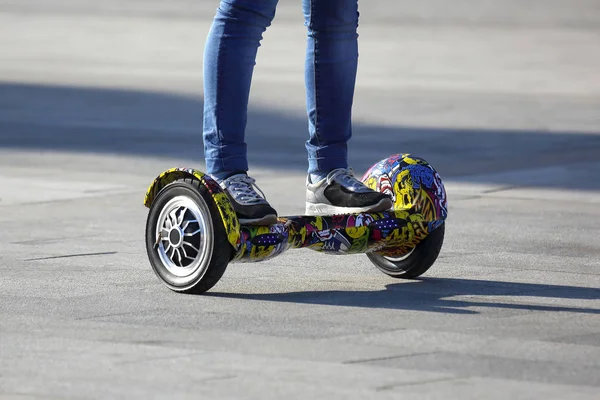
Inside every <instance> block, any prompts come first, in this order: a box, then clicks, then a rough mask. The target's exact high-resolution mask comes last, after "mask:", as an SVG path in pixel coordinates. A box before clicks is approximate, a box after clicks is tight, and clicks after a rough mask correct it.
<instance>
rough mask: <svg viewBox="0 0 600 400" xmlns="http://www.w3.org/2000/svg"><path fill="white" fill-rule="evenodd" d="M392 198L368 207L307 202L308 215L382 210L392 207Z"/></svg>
mask: <svg viewBox="0 0 600 400" xmlns="http://www.w3.org/2000/svg"><path fill="white" fill-rule="evenodd" d="M392 205H393V203H392V200H391V199H382V200H381V201H380V202H379V203H377V204H375V205H372V206H368V207H337V206H333V205H331V204H324V203H316V204H313V203H306V209H305V212H306V215H321V216H322V215H339V214H358V213H363V212H380V211H387V210H389V209H390V208H392Z"/></svg>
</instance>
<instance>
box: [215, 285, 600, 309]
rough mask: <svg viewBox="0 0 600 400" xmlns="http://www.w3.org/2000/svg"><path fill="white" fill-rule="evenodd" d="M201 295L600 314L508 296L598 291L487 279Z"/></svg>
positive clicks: (594, 296) (577, 295) (596, 293)
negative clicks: (376, 288) (371, 288)
mask: <svg viewBox="0 0 600 400" xmlns="http://www.w3.org/2000/svg"><path fill="white" fill-rule="evenodd" d="M204 295H205V296H214V297H226V298H234V299H244V300H261V301H275V302H286V303H300V304H319V305H328V306H345V307H364V308H383V309H396V310H416V311H429V312H440V313H451V314H479V312H478V311H474V310H472V308H503V309H514V310H526V311H553V312H570V313H581V314H600V309H594V308H582V307H567V306H553V305H543V304H524V303H521V302H517V301H515V300H512V301H511V300H510V297H529V298H535V297H540V298H541V297H543V298H549V299H577V300H598V299H600V290H599V289H596V288H585V287H576V286H558V285H542V284H532V283H511V282H499V281H488V280H470V279H448V278H427V279H423V280H417V281H411V282H410V283H396V284H391V285H386V289H385V290H380V291H359V290H358V291H357V290H342V291H335V290H332V291H311V292H291V293H261V294H242V293H219V292H208V293H205V294H204ZM454 296H477V298H476V299H469V300H454V299H452V297H454ZM486 296H506V297H507V299H506V300H505V301H502V302H499V301H497V300H491V301H482V298H485V297H486Z"/></svg>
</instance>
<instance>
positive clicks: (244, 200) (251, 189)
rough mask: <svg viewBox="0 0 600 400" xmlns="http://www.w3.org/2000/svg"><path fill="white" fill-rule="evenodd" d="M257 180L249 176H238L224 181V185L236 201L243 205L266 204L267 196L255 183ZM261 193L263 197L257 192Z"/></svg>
mask: <svg viewBox="0 0 600 400" xmlns="http://www.w3.org/2000/svg"><path fill="white" fill-rule="evenodd" d="M255 182H256V180H255V179H254V178H251V177H249V176H245V175H243V176H239V177H238V176H236V177H233V178H229V179H227V180H225V181H224V184H225V186H226V188H227V190H228V191H229V193H231V195H232V196H233V198H234V199H236V201H238V202H240V203H241V204H256V203H263V202H265V194H264V193H263V192H262V190H260V188H259V187H258V186H256V185H255V184H254V183H255ZM255 188H256V189H257V190H258V191H259V192H260V194H261V195H262V197H261V196H260V195H259V194H258V193H257V192H256V190H255Z"/></svg>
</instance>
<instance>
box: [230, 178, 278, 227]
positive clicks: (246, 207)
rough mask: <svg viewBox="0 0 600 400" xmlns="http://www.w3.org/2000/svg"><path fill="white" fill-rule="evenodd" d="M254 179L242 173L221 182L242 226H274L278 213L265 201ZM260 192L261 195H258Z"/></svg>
mask: <svg viewBox="0 0 600 400" xmlns="http://www.w3.org/2000/svg"><path fill="white" fill-rule="evenodd" d="M255 182H256V181H255V180H254V178H251V177H249V176H248V175H247V174H246V173H244V172H241V173H238V174H235V175H232V176H229V177H227V178H226V179H224V180H223V181H220V182H219V185H220V186H221V187H222V188H223V189H224V190H225V192H226V193H227V195H228V196H229V199H230V200H231V203H232V204H233V209H234V210H235V212H236V214H237V216H238V219H239V221H240V224H246V225H272V224H275V223H277V211H275V209H273V207H271V206H270V205H269V203H268V202H267V200H266V199H265V195H264V193H263V192H262V191H261V190H260V189H259V187H258V186H256V183H255ZM256 190H258V191H259V192H260V194H258V193H257V191H256Z"/></svg>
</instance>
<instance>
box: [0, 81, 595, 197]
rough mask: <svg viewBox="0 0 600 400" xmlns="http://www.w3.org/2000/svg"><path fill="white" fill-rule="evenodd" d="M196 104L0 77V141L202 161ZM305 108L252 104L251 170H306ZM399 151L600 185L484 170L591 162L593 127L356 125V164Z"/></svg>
mask: <svg viewBox="0 0 600 400" xmlns="http://www.w3.org/2000/svg"><path fill="white" fill-rule="evenodd" d="M202 109H203V103H202V100H201V99H200V98H198V97H191V96H190V97H186V96H184V95H174V94H166V93H158V92H145V91H137V90H114V89H103V88H91V87H66V86H44V85H33V84H12V83H11V84H8V83H4V84H2V83H0V128H1V129H0V149H2V148H4V149H15V150H16V149H19V150H33V151H67V152H77V153H86V152H88V153H107V154H118V155H126V156H149V157H174V158H181V159H185V160H189V159H192V160H198V161H197V162H198V164H202V163H203V149H202V135H201V132H202ZM303 112H304V110H303V109H301V110H298V112H297V113H296V114H295V116H290V115H284V114H283V113H281V112H274V111H270V110H266V109H254V110H251V112H250V115H249V122H248V131H247V135H246V137H247V144H248V152H249V154H248V156H249V162H250V165H251V169H252V168H255V167H264V168H277V169H283V170H288V171H289V170H293V171H298V172H303V171H305V169H306V158H305V157H306V153H305V148H304V142H305V140H306V139H307V133H306V132H307V131H306V125H307V124H306V119H305V118H304V114H303ZM399 152H408V153H412V154H414V155H417V156H420V157H424V158H425V159H427V160H428V161H429V162H431V163H432V164H433V165H434V166H435V167H436V169H438V171H440V173H441V174H442V176H443V177H444V178H445V179H448V178H460V179H461V180H464V181H467V182H482V183H490V179H493V183H497V184H507V185H511V186H517V187H518V186H534V187H535V186H539V187H548V186H551V187H559V188H571V189H588V190H600V179H576V176H578V175H581V172H582V171H581V170H579V171H576V172H573V173H571V172H570V171H568V170H567V171H563V173H562V174H559V175H560V176H559V177H558V178H557V179H547V178H546V179H543V180H540V181H536V180H535V179H534V180H533V181H531V178H530V179H529V180H528V181H524V182H520V181H519V179H518V178H515V175H514V174H513V175H507V176H503V175H496V176H493V177H492V178H490V175H489V174H502V173H510V172H511V171H514V172H517V176H518V171H519V170H520V169H531V168H546V167H548V168H552V167H556V166H559V167H561V166H564V165H567V166H569V167H568V168H570V165H577V164H579V163H584V162H597V161H598V160H600V135H597V134H590V133H578V132H553V133H548V132H541V131H511V130H489V129H480V130H478V129H460V128H451V127H449V128H446V129H440V128H426V127H410V126H396V127H389V126H378V125H374V124H370V125H369V124H355V128H354V136H353V139H352V141H351V143H350V162H351V165H352V167H353V168H354V169H355V170H356V171H357V173H361V172H363V171H364V170H366V169H367V168H368V167H369V166H371V165H372V164H373V163H375V162H377V161H379V160H380V159H382V158H385V157H387V156H389V155H390V154H395V153H399ZM593 165H596V167H593V168H595V169H598V171H583V172H584V173H586V175H587V176H590V174H591V176H598V175H599V174H600V166H598V165H600V164H598V163H596V164H593ZM191 166H196V165H191ZM580 168H589V167H585V166H584V167H580Z"/></svg>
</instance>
